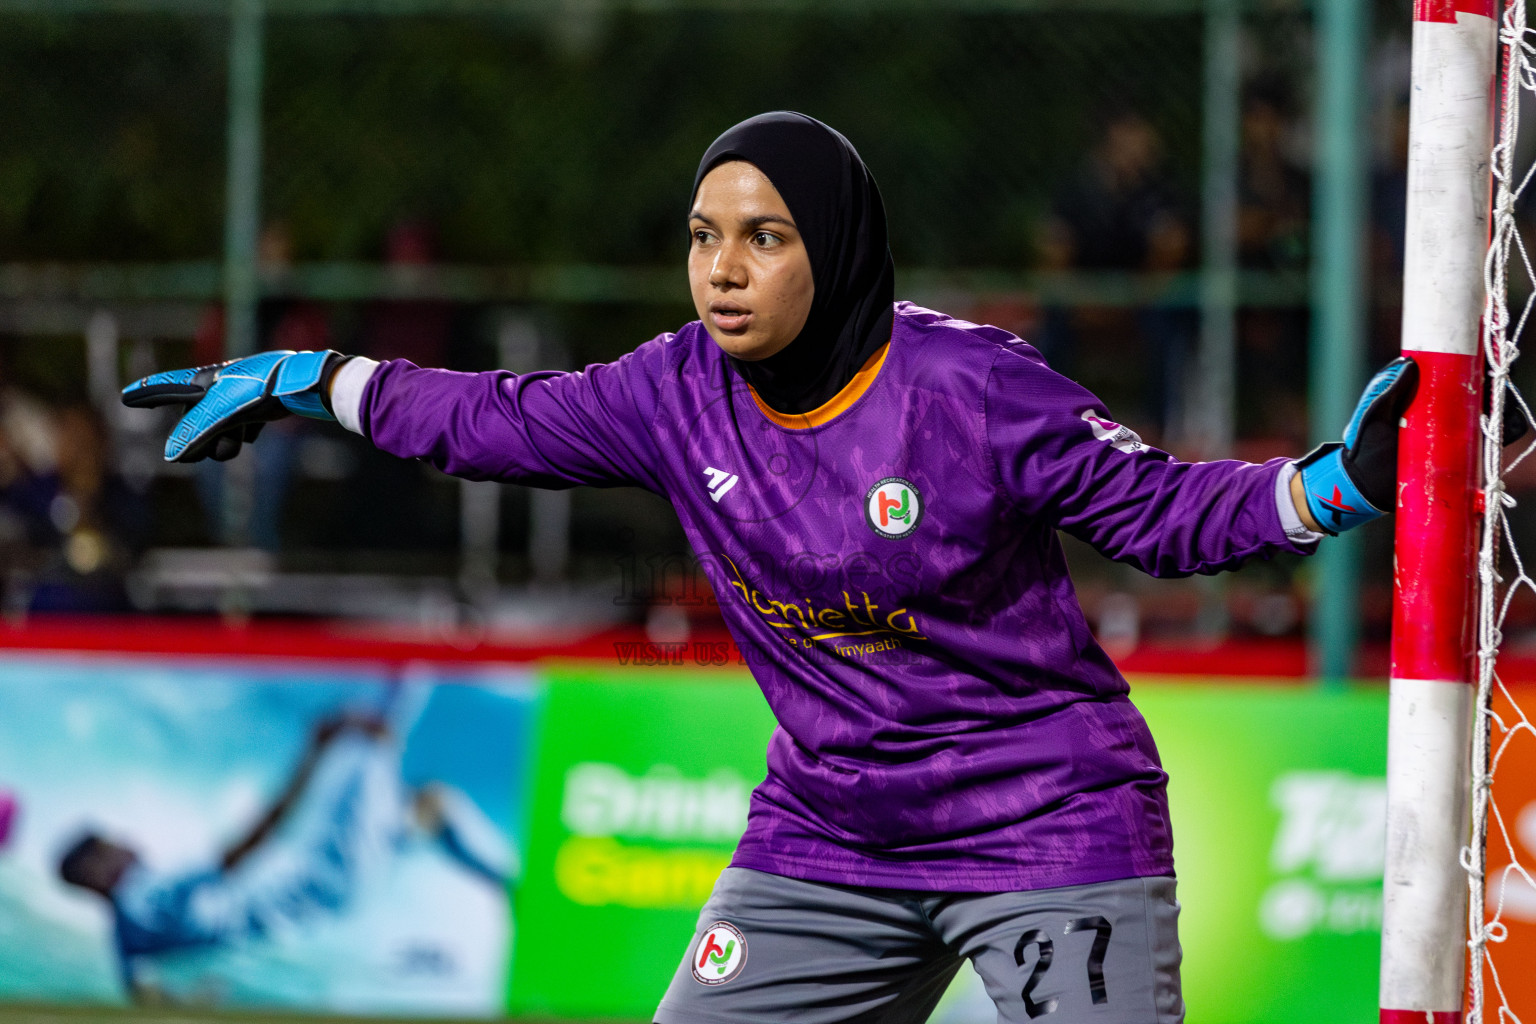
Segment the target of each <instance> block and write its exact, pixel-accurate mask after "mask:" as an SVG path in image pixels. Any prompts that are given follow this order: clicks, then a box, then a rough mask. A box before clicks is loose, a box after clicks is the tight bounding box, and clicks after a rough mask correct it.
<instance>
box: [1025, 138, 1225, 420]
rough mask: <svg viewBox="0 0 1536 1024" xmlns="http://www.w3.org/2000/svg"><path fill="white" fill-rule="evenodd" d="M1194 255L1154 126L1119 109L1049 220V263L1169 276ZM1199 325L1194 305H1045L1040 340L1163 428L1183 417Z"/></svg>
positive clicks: (1064, 364) (1103, 391) (1070, 369)
mask: <svg viewBox="0 0 1536 1024" xmlns="http://www.w3.org/2000/svg"><path fill="white" fill-rule="evenodd" d="M1193 255H1194V244H1193V236H1192V234H1191V231H1190V226H1189V218H1188V216H1187V215H1186V214H1185V212H1184V207H1183V203H1182V202H1181V201H1180V198H1179V196H1178V192H1177V190H1176V189H1175V188H1174V185H1173V182H1172V180H1171V179H1170V177H1169V175H1168V173H1167V169H1166V166H1165V161H1164V152H1163V143H1162V139H1161V138H1160V137H1159V135H1158V133H1157V130H1156V129H1155V128H1154V127H1153V126H1152V124H1151V123H1150V122H1149V121H1147V120H1146V118H1144V117H1142V116H1141V115H1140V114H1138V113H1136V112H1134V111H1128V110H1119V111H1116V112H1114V113H1112V114H1111V115H1110V116H1109V118H1108V119H1107V120H1106V121H1105V123H1104V129H1103V133H1102V135H1101V136H1100V137H1099V139H1098V141H1097V142H1096V143H1095V144H1094V147H1093V149H1092V150H1091V151H1090V152H1089V154H1088V157H1087V159H1086V160H1085V161H1084V163H1083V166H1082V167H1081V169H1080V170H1079V171H1078V172H1077V174H1075V175H1074V176H1073V177H1072V178H1071V180H1070V181H1069V182H1068V183H1067V185H1066V187H1065V188H1063V189H1062V190H1061V192H1060V193H1059V194H1058V196H1057V198H1056V201H1055V203H1054V205H1053V208H1052V211H1051V215H1050V216H1049V218H1048V219H1047V221H1046V223H1045V225H1044V230H1043V237H1042V245H1041V257H1042V266H1043V269H1047V270H1088V271H1114V270H1119V271H1132V272H1141V273H1154V274H1156V273H1171V272H1175V271H1178V270H1183V269H1185V268H1187V267H1188V266H1189V264H1190V261H1191V259H1192V257H1193ZM1194 329H1195V320H1194V316H1193V314H1192V312H1191V311H1189V310H1180V309H1170V308H1158V307H1149V308H1145V309H1140V310H1126V309H1113V308H1106V307H1080V308H1077V309H1073V310H1062V309H1054V310H1049V311H1047V313H1046V317H1045V323H1044V325H1043V330H1042V332H1041V336H1040V337H1041V344H1042V347H1043V348H1044V350H1045V353H1046V357H1047V358H1048V359H1050V360H1051V361H1052V362H1053V364H1055V365H1056V366H1057V368H1058V369H1060V370H1062V372H1065V373H1068V374H1075V375H1078V376H1080V377H1081V378H1082V379H1083V381H1084V383H1085V384H1086V385H1087V386H1089V387H1090V388H1092V389H1094V390H1095V391H1096V392H1097V393H1099V394H1100V395H1105V396H1106V401H1108V402H1109V403H1110V406H1111V408H1115V407H1116V406H1119V407H1120V408H1126V409H1139V410H1140V411H1141V414H1142V416H1143V423H1144V424H1146V425H1147V426H1148V427H1150V428H1152V429H1154V430H1157V431H1159V432H1166V431H1167V429H1168V428H1169V427H1170V426H1171V425H1172V424H1173V423H1174V422H1176V420H1177V416H1178V406H1179V402H1180V395H1181V393H1182V391H1183V377H1184V366H1185V363H1186V361H1187V359H1188V353H1189V349H1190V344H1191V339H1192V337H1193V334H1194ZM1138 370H1139V372H1138Z"/></svg>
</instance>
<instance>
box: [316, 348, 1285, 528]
mask: <svg viewBox="0 0 1536 1024" xmlns="http://www.w3.org/2000/svg"><path fill="white" fill-rule="evenodd" d="M378 368H379V364H378V362H376V361H375V360H372V359H367V358H364V357H363V356H353V357H352V358H351V359H348V360H347V361H346V362H345V363H343V364H342V365H341V369H339V370H337V371H336V376H334V377H332V378H331V412H332V413H334V414H335V416H336V422H337V423H340V424H341V425H342V426H344V427H346V428H347V429H348V430H350V431H352V433H354V434H361V433H362V432H363V388H364V387H366V386H367V384H368V380H369V378H370V377H372V376H373V371H374V370H377V369H378ZM1294 514H1295V513H1292V515H1294Z"/></svg>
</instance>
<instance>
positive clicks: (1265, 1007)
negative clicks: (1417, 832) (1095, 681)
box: [934, 679, 1387, 1024]
mask: <svg viewBox="0 0 1536 1024" xmlns="http://www.w3.org/2000/svg"><path fill="white" fill-rule="evenodd" d="M1131 696H1132V699H1133V700H1134V701H1135V702H1136V705H1137V707H1139V708H1140V709H1141V710H1142V713H1143V714H1144V715H1145V716H1146V719H1147V722H1148V724H1149V725H1150V726H1151V728H1152V735H1153V736H1154V737H1155V738H1156V740H1157V745H1158V750H1159V752H1160V753H1161V755H1162V759H1163V765H1164V767H1165V768H1166V769H1167V771H1168V775H1169V783H1168V798H1169V804H1170V810H1171V813H1172V817H1173V836H1174V860H1175V865H1176V870H1177V872H1178V879H1179V902H1180V904H1181V905H1182V911H1181V913H1180V918H1179V938H1180V941H1181V943H1182V945H1183V947H1184V967H1183V977H1184V998H1185V1003H1186V1005H1187V1007H1188V1012H1189V1017H1190V1019H1191V1020H1198V1021H1203V1022H1206V1024H1240V1022H1250V1021H1280V1020H1287V1019H1290V1018H1291V1017H1292V1016H1294V1015H1295V1013H1296V1012H1298V1008H1300V1007H1304V1013H1305V1016H1306V1017H1307V1019H1308V1020H1313V1021H1318V1022H1328V1021H1337V1022H1339V1024H1344V1022H1346V1021H1359V1020H1366V1019H1373V1018H1374V1016H1375V1014H1376V999H1377V993H1376V988H1377V979H1378V977H1379V975H1380V966H1379V958H1380V948H1381V879H1382V853H1383V849H1384V843H1385V828H1386V723H1387V695H1386V690H1385V688H1376V687H1361V688H1359V689H1356V690H1351V691H1348V692H1344V693H1335V692H1323V691H1320V690H1317V689H1315V688H1312V687H1302V686H1297V685H1295V684H1286V685H1277V686H1264V685H1254V684H1252V683H1250V682H1244V683H1242V684H1236V683H1233V684H1221V685H1213V684H1212V683H1211V682H1210V681H1209V680H1204V681H1158V682H1149V681H1146V680H1136V679H1133V680H1132V694H1131ZM1041 991H1042V992H1045V990H1043V989H1042V990H1041ZM1045 994H1047V995H1049V992H1045ZM934 1019H935V1022H936V1024H992V1022H993V1021H995V1020H996V1019H997V1017H996V1011H995V1010H994V1009H993V1007H992V1004H991V1001H990V1000H989V999H988V998H987V996H986V993H985V992H983V991H982V989H981V984H980V981H979V979H977V978H976V975H975V973H974V972H972V971H971V970H970V969H969V968H962V970H961V974H960V976H959V977H958V978H957V979H956V984H955V986H954V987H953V988H952V989H951V991H950V993H949V994H948V995H947V997H946V1000H945V1002H944V1003H943V1004H942V1005H941V1007H940V1009H939V1011H938V1013H937V1014H936V1015H935V1018H934Z"/></svg>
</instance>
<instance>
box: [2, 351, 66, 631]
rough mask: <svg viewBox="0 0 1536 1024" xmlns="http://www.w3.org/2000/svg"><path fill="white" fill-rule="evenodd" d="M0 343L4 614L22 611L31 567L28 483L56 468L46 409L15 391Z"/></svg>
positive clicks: (17, 390)
mask: <svg viewBox="0 0 1536 1024" xmlns="http://www.w3.org/2000/svg"><path fill="white" fill-rule="evenodd" d="M8 370H9V367H8V365H7V351H6V346H5V345H3V344H0V570H3V572H4V578H3V579H0V587H3V591H4V606H5V610H7V611H12V612H14V611H20V610H21V609H22V608H24V607H25V599H24V598H23V597H21V596H20V595H21V594H22V592H23V591H24V589H25V582H26V574H27V570H29V569H30V568H31V566H30V564H29V563H30V562H31V561H32V559H31V557H30V556H31V554H32V550H31V545H32V537H31V533H32V531H31V529H30V528H29V525H28V521H27V520H28V513H27V506H28V503H29V498H28V495H29V493H30V490H31V486H32V481H33V480H34V479H35V478H36V477H38V476H40V475H43V474H47V473H51V472H53V470H54V463H55V460H56V451H57V438H56V437H55V431H54V423H53V417H52V416H51V415H50V414H49V412H48V407H47V406H46V405H44V404H43V403H42V402H40V401H38V400H37V399H36V398H34V397H32V396H31V395H29V394H27V393H26V392H24V391H22V390H20V389H19V388H17V387H15V386H14V384H13V383H12V382H11V379H10V374H9V372H8Z"/></svg>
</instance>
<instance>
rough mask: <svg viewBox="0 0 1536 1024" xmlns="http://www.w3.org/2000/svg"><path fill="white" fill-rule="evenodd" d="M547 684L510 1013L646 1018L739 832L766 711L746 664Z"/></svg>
mask: <svg viewBox="0 0 1536 1024" xmlns="http://www.w3.org/2000/svg"><path fill="white" fill-rule="evenodd" d="M548 679H549V688H548V691H547V695H546V700H545V704H544V714H543V720H542V722H541V725H540V729H539V733H538V740H537V742H538V754H537V759H538V760H537V768H536V771H535V773H534V780H535V781H534V793H533V804H532V818H531V822H530V831H529V841H528V855H527V861H526V863H525V866H524V873H523V881H522V886H521V887H520V889H519V891H518V895H517V900H516V910H515V917H516V919H517V926H518V934H517V937H516V939H515V940H514V943H513V956H512V971H511V982H510V991H509V999H508V1007H509V1009H510V1010H511V1012H513V1013H522V1014H529V1015H533V1016H542V1017H602V1018H621V1019H632V1020H649V1019H650V1014H651V1011H652V1010H654V1009H655V1008H656V1003H657V1001H658V1000H659V999H660V998H661V995H662V992H663V991H665V989H666V986H667V983H668V982H669V981H670V980H671V977H672V972H673V971H674V970H676V968H677V965H678V963H679V962H680V961H681V960H682V956H683V953H684V951H685V950H686V948H687V945H688V941H689V939H690V938H691V937H692V935H693V929H694V925H695V923H696V920H697V917H698V911H699V908H700V907H701V906H702V905H703V903H704V901H705V899H706V898H707V897H708V896H709V892H710V889H711V888H712V887H713V886H714V883H715V879H716V877H717V876H718V875H719V874H720V871H721V869H722V868H724V867H725V866H726V864H727V863H729V862H730V857H731V851H732V850H733V849H734V848H735V845H736V840H737V839H739V838H740V837H741V834H742V832H743V831H744V830H745V829H746V824H747V801H748V798H749V797H750V795H751V792H752V788H753V787H754V786H756V785H757V784H758V783H759V782H761V781H762V778H763V775H764V773H765V771H766V769H765V767H764V760H763V759H764V752H765V750H766V748H767V744H768V737H769V734H770V733H771V732H772V731H773V718H772V716H771V715H770V714H769V712H768V707H767V705H766V704H765V703H764V701H763V698H762V694H761V693H760V692H759V691H758V689H757V687H756V686H755V685H754V684H753V683H752V681H751V678H750V677H749V676H747V675H746V674H745V673H740V672H721V673H718V674H716V673H701V672H698V671H677V672H668V671H634V670H631V671H628V672H625V671H622V670H619V671H611V670H590V671H583V670H554V671H551V672H550V673H548Z"/></svg>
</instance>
